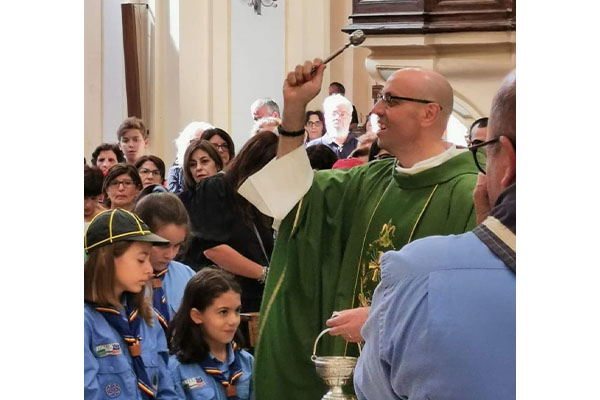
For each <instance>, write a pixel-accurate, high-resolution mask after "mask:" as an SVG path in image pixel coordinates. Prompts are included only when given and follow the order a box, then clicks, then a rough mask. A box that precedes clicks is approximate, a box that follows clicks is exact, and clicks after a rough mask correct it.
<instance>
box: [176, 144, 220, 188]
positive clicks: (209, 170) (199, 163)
mask: <svg viewBox="0 0 600 400" xmlns="http://www.w3.org/2000/svg"><path fill="white" fill-rule="evenodd" d="M221 170H223V160H222V159H221V156H219V153H218V152H217V149H216V148H215V146H213V144H212V143H210V142H209V141H208V140H194V141H193V142H192V143H190V145H189V146H188V148H187V150H186V151H185V157H184V159H183V183H184V192H185V191H190V190H192V191H193V190H194V188H195V187H196V184H197V183H198V182H200V181H201V180H202V179H206V178H210V177H211V176H213V175H215V174H216V173H217V172H219V171H221Z"/></svg>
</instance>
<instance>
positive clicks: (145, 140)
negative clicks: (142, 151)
mask: <svg viewBox="0 0 600 400" xmlns="http://www.w3.org/2000/svg"><path fill="white" fill-rule="evenodd" d="M149 144H150V141H149V140H148V138H146V139H144V147H148V145H149Z"/></svg>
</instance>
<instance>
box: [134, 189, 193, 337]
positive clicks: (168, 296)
mask: <svg viewBox="0 0 600 400" xmlns="http://www.w3.org/2000/svg"><path fill="white" fill-rule="evenodd" d="M133 212H134V213H135V214H136V215H137V216H139V217H140V218H141V219H142V220H143V221H145V222H146V223H147V224H148V227H149V228H150V231H152V233H155V234H157V235H158V236H160V237H162V238H164V239H166V240H168V241H169V244H168V245H166V246H160V247H153V248H152V251H151V252H150V264H152V269H153V273H154V276H153V280H152V287H153V288H154V291H153V294H152V305H153V307H154V312H155V313H156V316H157V318H158V321H159V322H160V324H161V325H162V327H163V329H164V330H165V332H166V329H167V326H168V324H169V321H171V318H173V315H175V312H176V311H177V309H178V308H179V304H180V303H181V298H182V297H183V290H184V289H185V285H186V284H187V282H188V281H189V280H190V278H191V277H192V276H194V270H192V269H191V268H190V267H188V266H187V265H185V264H182V263H180V262H177V261H174V258H175V256H176V255H177V254H178V253H179V251H180V250H181V248H182V247H184V246H185V242H186V237H188V236H189V230H190V219H189V217H188V214H187V211H186V210H185V207H184V206H183V203H182V202H181V200H179V198H178V197H177V196H175V195H174V194H172V193H151V194H148V195H147V196H144V197H143V198H142V199H140V201H139V202H138V203H137V204H136V206H135V208H134V210H133Z"/></svg>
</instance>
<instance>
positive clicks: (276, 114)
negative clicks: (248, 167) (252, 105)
mask: <svg viewBox="0 0 600 400" xmlns="http://www.w3.org/2000/svg"><path fill="white" fill-rule="evenodd" d="M272 117H275V118H281V115H279V113H278V112H277V111H273V115H272Z"/></svg>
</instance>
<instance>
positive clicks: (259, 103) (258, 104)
mask: <svg viewBox="0 0 600 400" xmlns="http://www.w3.org/2000/svg"><path fill="white" fill-rule="evenodd" d="M264 106H267V109H268V110H269V113H270V114H273V112H274V111H276V112H277V114H279V115H281V113H280V112H279V106H278V105H277V103H275V100H273V99H271V98H268V97H263V98H262V99H258V100H256V101H255V102H254V103H252V105H251V106H250V113H251V114H252V116H254V112H255V111H256V110H258V109H259V108H262V107H264Z"/></svg>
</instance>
